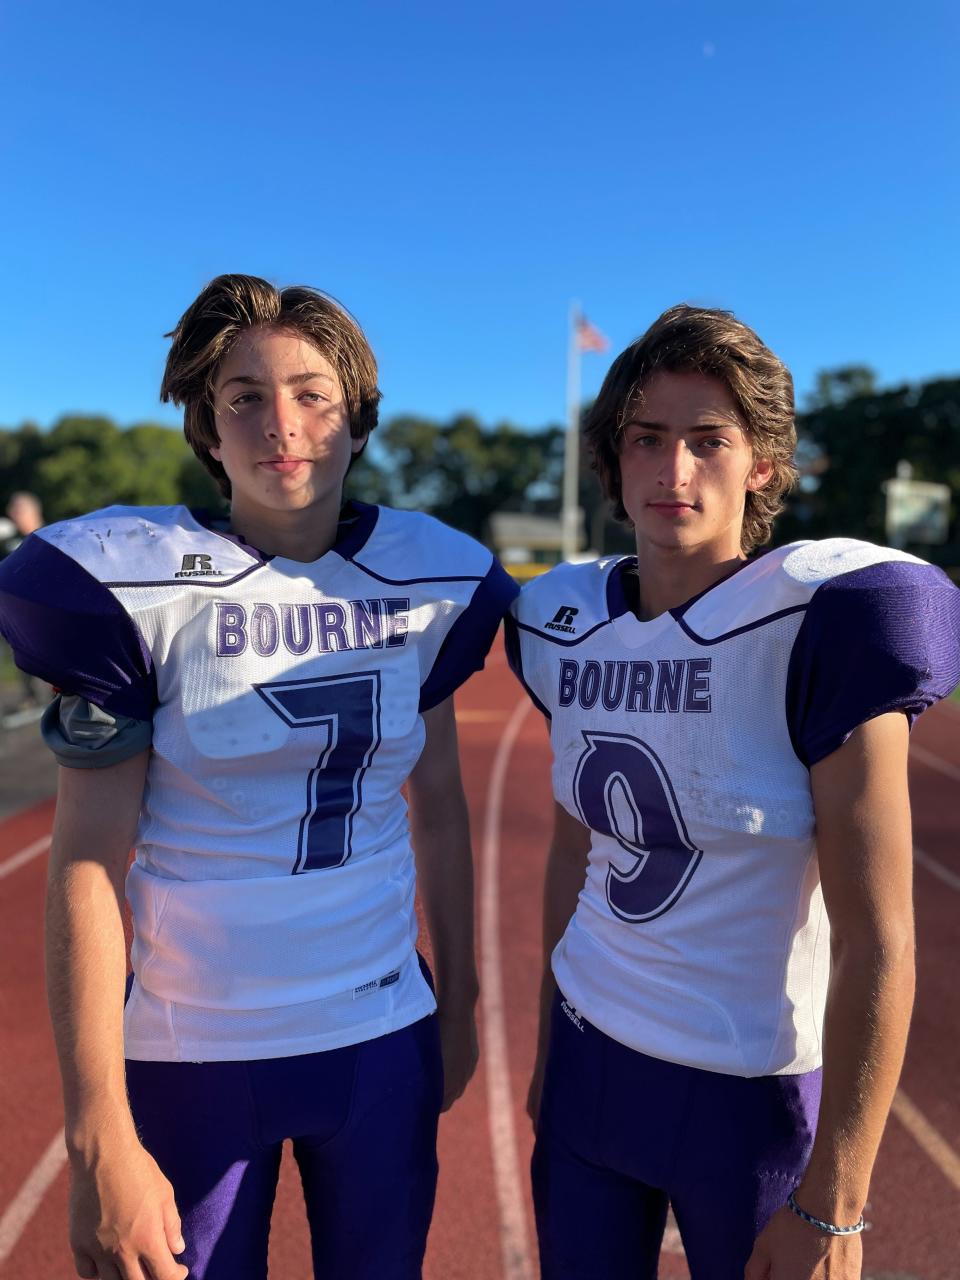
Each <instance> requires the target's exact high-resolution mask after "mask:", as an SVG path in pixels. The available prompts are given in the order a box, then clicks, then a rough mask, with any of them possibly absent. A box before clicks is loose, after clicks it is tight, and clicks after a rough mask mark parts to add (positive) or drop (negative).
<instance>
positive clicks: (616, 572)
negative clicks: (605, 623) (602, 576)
mask: <svg viewBox="0 0 960 1280" xmlns="http://www.w3.org/2000/svg"><path fill="white" fill-rule="evenodd" d="M636 566H637V558H636V556H625V557H624V558H623V559H622V560H618V561H617V563H616V564H615V565H614V566H613V568H612V569H611V571H610V574H609V576H608V578H607V613H608V614H609V615H610V617H611V618H620V617H622V616H623V614H625V613H629V612H630V601H629V600H628V599H627V592H626V585H625V583H624V574H627V573H629V572H630V570H631V569H636Z"/></svg>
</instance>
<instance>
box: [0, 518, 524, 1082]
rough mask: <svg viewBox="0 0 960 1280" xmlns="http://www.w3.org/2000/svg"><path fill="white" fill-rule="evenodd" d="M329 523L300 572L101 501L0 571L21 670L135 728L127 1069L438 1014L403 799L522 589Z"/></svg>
mask: <svg viewBox="0 0 960 1280" xmlns="http://www.w3.org/2000/svg"><path fill="white" fill-rule="evenodd" d="M348 512H349V518H347V519H346V520H344V521H343V522H342V523H341V526H340V529H339V532H338V539H337V542H336V543H335V545H334V547H333V548H332V549H331V550H330V551H329V552H327V553H326V554H325V555H324V556H322V557H321V558H320V559H319V560H317V561H315V562H313V563H310V564H304V563H301V562H299V561H294V560H288V559H285V558H283V557H281V556H274V557H265V556H262V555H261V554H259V553H258V552H257V551H255V550H254V549H253V548H251V547H249V546H247V545H246V544H244V543H242V542H241V541H240V540H238V539H236V538H234V537H232V536H229V535H226V534H223V533H219V532H217V531H215V530H214V529H212V528H208V527H206V526H205V525H204V524H202V523H200V521H199V520H198V519H197V518H196V517H195V516H194V515H192V514H191V513H190V512H188V511H187V510H186V509H185V508H183V507H174V508H155V509H154V508H151V509H146V508H143V509H136V508H123V507H114V508H109V509H107V510H104V511H100V512H95V513H94V514H93V515H90V516H85V517H83V518H80V519H77V520H71V521H67V522H65V523H62V524H58V525H52V526H50V527H49V528H46V529H43V530H42V531H40V532H39V533H37V534H36V535H34V537H33V538H32V539H30V540H28V542H27V543H26V544H25V545H24V547H23V548H22V549H21V550H20V551H19V552H18V553H17V555H16V556H15V557H13V558H12V559H11V560H10V561H8V562H7V563H6V564H5V565H4V566H3V573H2V577H0V592H2V593H3V595H2V599H3V602H4V609H3V617H4V629H5V631H6V632H7V634H8V636H9V638H10V639H11V642H12V643H13V645H14V647H15V649H16V651H17V654H18V661H19V663H20V665H21V666H24V667H26V669H28V670H31V671H33V672H35V673H36V674H38V675H40V676H42V677H43V678H45V679H48V680H50V681H51V683H53V684H55V685H56V686H57V687H58V688H60V689H63V690H65V691H68V692H70V693H74V694H80V695H82V696H84V697H86V698H88V699H89V700H90V701H92V702H93V703H95V704H96V705H97V706H99V707H103V708H104V709H105V710H107V711H109V712H111V713H113V714H117V715H123V716H129V717H132V718H135V719H139V720H152V722H153V751H152V755H151V758H150V765H149V772H148V776H147V785H146V790H145V794H144V802H143V811H142V815H141V821H140V828H139V833H138V837H137V848H136V858H135V861H134V863H133V866H132V868H131V870H130V873H129V877H128V881H127V895H128V898H129V901H130V903H131V907H132V910H133V918H134V926H135V938H134V944H133V966H134V970H135V974H136V979H137V982H136V985H135V988H134V991H133V994H132V996H131V999H130V1001H129V1002H128V1006H127V1016H126V1049H127V1054H128V1056H131V1057H135V1058H137V1057H139V1058H149V1059H180V1058H190V1059H198V1060H203V1059H217V1058H220V1059H232V1058H250V1057H273V1056H282V1055H286V1054H291V1053H307V1052H312V1051H314V1050H316V1049H321V1048H330V1047H334V1046H335V1045H337V1044H340V1043H351V1042H354V1041H356V1040H361V1039H367V1038H370V1037H372V1036H373V1035H379V1034H383V1033H385V1032H387V1031H390V1030H394V1029H396V1028H397V1027H400V1026H404V1025H407V1024H408V1023H409V1022H412V1021H414V1020H416V1018H418V1017H421V1016H423V1015H424V1014H426V1013H429V1012H430V1011H431V1009H432V1008H433V1007H434V1001H433V996H432V993H431V992H430V990H429V987H428V986H427V984H426V982H425V981H424V979H423V977H422V976H421V974H420V971H419V966H418V964H417V962H416V958H415V953H414V944H415V939H416V932H417V929H416V918H415V914H414V909H413V902H414V865H413V859H412V855H411V849H410V841H409V833H408V826H407V816H406V806H405V802H404V799H403V797H402V795H401V792H400V788H401V786H402V785H403V783H404V781H405V780H406V778H407V776H408V775H409V773H410V771H411V769H412V768H413V766H414V764H415V763H416V761H417V758H418V756H419V754H420V751H421V749H422V746H423V741H424V726H423V720H422V717H421V712H422V711H424V710H427V709H428V708H430V707H432V706H435V705H437V704H438V703H440V702H442V701H443V700H444V699H445V698H446V697H448V696H449V695H450V694H451V693H452V692H453V690H454V689H455V688H457V687H458V686H459V685H460V684H461V683H462V682H463V681H464V680H465V679H466V678H467V677H468V676H469V675H470V674H471V673H472V672H473V671H474V670H476V669H478V668H479V667H480V666H482V665H483V659H484V656H485V654H486V652H487V650H488V648H489V645H490V643H491V642H492V639H493V636H494V634H495V632H496V629H497V626H498V624H499V621H500V618H501V616H502V615H503V613H504V611H505V609H506V607H507V604H508V603H509V601H510V600H511V599H512V597H513V596H514V595H515V594H516V588H515V587H514V585H513V583H512V581H511V580H510V579H509V578H508V577H507V575H506V574H505V573H504V571H503V569H502V568H501V567H500V566H499V564H497V562H496V561H495V560H494V559H493V557H492V556H491V554H490V552H489V551H487V550H486V549H485V548H484V547H482V546H480V545H479V544H478V543H476V542H474V541H473V540H472V539H470V538H467V537H465V536H464V535H462V534H459V533H457V532H455V531H453V530H452V529H449V528H447V527H446V526H444V525H442V524H440V523H439V522H438V521H436V520H433V519H431V518H430V517H427V516H422V515H419V514H416V513H412V512H399V511H392V510H388V509H384V508H377V507H368V506H362V505H359V504H355V505H353V506H352V507H350V508H348Z"/></svg>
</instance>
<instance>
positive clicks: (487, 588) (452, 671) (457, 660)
mask: <svg viewBox="0 0 960 1280" xmlns="http://www.w3.org/2000/svg"><path fill="white" fill-rule="evenodd" d="M519 594H520V588H519V587H518V586H517V584H516V583H515V582H514V580H513V579H512V578H511V577H510V575H509V574H508V573H507V571H506V570H505V569H504V568H503V566H502V565H501V564H500V561H499V560H497V559H494V561H493V564H491V566H490V568H489V570H488V572H487V575H486V577H484V578H482V579H481V580H480V585H479V586H478V587H477V589H476V591H474V593H473V596H472V598H471V600H470V603H469V604H468V605H467V607H466V609H464V611H463V613H461V615H460V617H459V618H458V619H457V620H456V622H455V623H454V624H453V626H452V627H451V628H450V630H449V631H448V632H447V635H446V638H445V639H444V641H443V644H442V645H441V646H440V652H439V653H438V654H437V658H436V661H435V662H434V664H433V669H432V671H431V672H430V674H429V675H428V676H427V678H426V680H425V681H424V683H423V685H422V686H421V689H420V710H421V711H429V710H430V708H431V707H435V706H437V705H438V704H439V703H441V702H443V700H444V699H445V698H449V696H450V694H451V693H453V692H454V690H455V689H458V688H459V687H460V685H462V684H463V682H464V681H465V680H467V679H468V678H469V677H470V676H472V675H473V673H474V672H475V671H479V670H481V668H482V667H483V662H484V659H485V658H486V656H487V654H488V653H489V651H490V646H491V645H492V644H493V639H494V636H495V635H496V634H497V628H498V627H499V626H500V620H501V618H502V617H503V615H504V614H505V613H506V611H507V609H508V608H509V607H510V602H511V601H512V600H514V599H516V597H517V596H518V595H519Z"/></svg>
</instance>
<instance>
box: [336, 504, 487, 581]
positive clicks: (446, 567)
mask: <svg viewBox="0 0 960 1280" xmlns="http://www.w3.org/2000/svg"><path fill="white" fill-rule="evenodd" d="M350 558H351V560H352V561H353V563H354V564H356V565H357V566H358V567H359V568H361V569H363V570H364V571H365V572H367V573H369V574H370V575H371V576H372V577H374V578H377V579H379V580H380V581H381V582H388V583H395V584H397V585H400V586H402V585H404V584H413V583H418V582H423V583H428V582H451V581H452V582H466V581H471V580H475V581H479V580H480V579H482V578H484V577H485V576H486V575H487V573H489V571H490V567H491V565H492V564H493V555H492V553H491V552H490V551H488V550H487V548H486V547H485V546H483V545H482V544H481V543H479V542H477V541H476V540H475V539H474V538H471V537H469V536H468V535H467V534H465V533H460V532H459V530H457V529H451V528H450V526H449V525H446V524H444V523H443V522H442V521H441V520H437V519H435V518H434V517H433V516H428V515H424V514H423V513H422V512H420V511H396V510H394V509H393V508H392V507H380V508H379V515H378V518H377V523H376V525H375V526H374V528H373V531H372V533H371V534H370V537H369V538H368V539H367V541H366V542H365V543H364V545H363V546H362V547H361V548H360V550H359V551H357V553H356V555H354V556H351V557H350Z"/></svg>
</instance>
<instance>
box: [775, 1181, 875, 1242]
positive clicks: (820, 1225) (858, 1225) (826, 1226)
mask: <svg viewBox="0 0 960 1280" xmlns="http://www.w3.org/2000/svg"><path fill="white" fill-rule="evenodd" d="M787 1208H788V1209H789V1210H790V1211H791V1212H792V1213H795V1214H796V1215H797V1217H798V1218H802V1219H803V1220H804V1222H809V1223H810V1225H811V1227H816V1228H817V1230H818V1231H825V1232H826V1233H827V1235H828V1236H856V1235H859V1234H860V1232H861V1231H862V1230H863V1228H864V1227H865V1226H866V1223H865V1222H864V1220H863V1214H862V1213H861V1215H860V1221H859V1222H855V1223H854V1224H853V1226H852V1227H838V1226H837V1225H836V1223H833V1222H824V1221H823V1219H822V1218H815V1217H814V1216H813V1214H812V1213H807V1212H806V1210H804V1209H801V1208H800V1206H799V1205H798V1204H797V1202H796V1200H794V1198H793V1192H792V1191H791V1192H790V1194H789V1195H788V1196H787Z"/></svg>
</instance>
